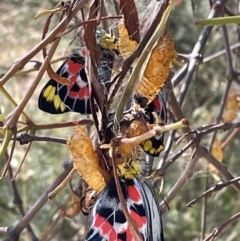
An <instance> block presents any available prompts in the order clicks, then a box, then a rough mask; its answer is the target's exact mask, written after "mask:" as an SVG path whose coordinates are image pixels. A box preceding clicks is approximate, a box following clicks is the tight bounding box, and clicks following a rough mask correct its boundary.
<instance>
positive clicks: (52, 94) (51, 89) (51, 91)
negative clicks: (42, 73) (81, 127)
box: [38, 51, 91, 114]
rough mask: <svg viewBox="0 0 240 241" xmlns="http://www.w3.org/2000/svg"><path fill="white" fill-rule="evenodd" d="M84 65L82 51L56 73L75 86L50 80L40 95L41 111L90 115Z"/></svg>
mask: <svg viewBox="0 0 240 241" xmlns="http://www.w3.org/2000/svg"><path fill="white" fill-rule="evenodd" d="M84 64H85V61H84V58H83V57H82V56H81V55H80V51H76V52H74V53H73V54H72V55H70V56H69V57H68V58H67V59H66V60H65V61H64V62H63V64H62V65H61V66H60V67H59V69H58V70H57V72H56V73H57V74H58V75H60V76H62V77H65V78H67V79H68V80H69V82H71V83H73V85H72V86H66V85H62V84H60V83H58V82H56V81H55V80H53V79H50V80H49V81H48V82H47V84H46V85H45V86H44V88H43V90H42V91H41V93H40V95H39V99H38V107H39V109H41V110H42V111H45V112H48V113H50V114H61V113H64V112H68V111H74V112H78V113H81V114H90V113H91V110H90V101H89V97H90V94H89V86H88V81H87V76H86V72H85V69H84Z"/></svg>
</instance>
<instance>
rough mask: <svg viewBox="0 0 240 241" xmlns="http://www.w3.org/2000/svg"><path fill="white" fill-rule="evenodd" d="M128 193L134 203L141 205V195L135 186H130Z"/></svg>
mask: <svg viewBox="0 0 240 241" xmlns="http://www.w3.org/2000/svg"><path fill="white" fill-rule="evenodd" d="M127 192H128V195H129V197H130V198H131V199H132V200H133V202H135V203H139V202H141V201H142V198H141V195H140V193H139V191H138V190H137V188H136V187H135V186H133V185H132V186H128V187H127Z"/></svg>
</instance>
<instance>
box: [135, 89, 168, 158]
mask: <svg viewBox="0 0 240 241" xmlns="http://www.w3.org/2000/svg"><path fill="white" fill-rule="evenodd" d="M134 99H135V102H136V103H138V104H139V105H140V106H141V107H142V109H143V112H144V115H145V116H146V117H147V119H148V122H149V124H154V123H156V121H157V122H159V121H160V122H161V123H164V124H166V123H167V109H166V104H165V101H164V98H163V96H162V92H160V93H159V94H158V95H157V96H156V97H155V98H154V99H153V101H152V102H150V103H149V104H147V102H148V99H147V98H145V97H143V96H142V95H139V94H136V95H135V96H134ZM153 112H155V113H156V114H157V116H158V119H159V120H155V117H154V115H153ZM161 123H158V124H161ZM163 142H164V133H161V134H160V135H155V136H154V137H152V138H150V139H147V140H145V141H143V142H141V143H140V146H141V147H142V148H143V150H144V152H145V153H147V154H149V155H151V156H159V154H160V152H161V151H163V150H164V144H163Z"/></svg>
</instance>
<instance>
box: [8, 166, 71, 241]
mask: <svg viewBox="0 0 240 241" xmlns="http://www.w3.org/2000/svg"><path fill="white" fill-rule="evenodd" d="M72 167H73V166H72V162H66V163H65V164H64V170H63V171H62V172H61V173H60V174H59V175H58V176H57V177H56V179H55V180H54V182H53V183H52V184H51V185H50V186H49V187H48V188H47V190H46V191H45V192H44V193H43V194H42V196H41V197H40V198H39V199H38V200H37V202H36V203H35V204H34V205H33V206H32V207H31V209H30V210H29V211H28V212H27V213H26V214H25V216H24V217H23V218H22V219H21V220H20V221H19V222H18V223H17V224H16V225H15V226H13V227H12V228H9V229H8V232H7V235H6V237H5V239H4V241H17V240H18V237H19V235H20V233H21V232H22V231H23V229H24V228H26V227H27V225H28V224H29V222H30V221H31V220H32V219H33V218H34V216H35V215H36V214H37V213H38V212H39V210H40V209H41V208H42V207H43V205H44V204H45V203H46V202H47V201H48V193H49V192H51V191H53V190H54V189H55V188H56V187H57V186H58V185H59V184H60V183H62V181H63V180H64V179H65V178H66V176H67V175H68V173H69V172H70V171H71V170H72Z"/></svg>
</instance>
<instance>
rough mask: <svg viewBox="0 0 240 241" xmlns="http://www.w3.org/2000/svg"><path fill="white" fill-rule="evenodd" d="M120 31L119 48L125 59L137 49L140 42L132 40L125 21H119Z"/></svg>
mask: <svg viewBox="0 0 240 241" xmlns="http://www.w3.org/2000/svg"><path fill="white" fill-rule="evenodd" d="M118 32H119V42H118V48H119V51H120V53H121V55H122V57H123V59H126V58H128V57H129V56H130V55H131V54H132V52H133V51H134V50H135V49H136V47H137V45H138V43H137V42H136V41H135V40H130V38H129V35H128V31H127V29H126V27H125V24H124V21H119V23H118Z"/></svg>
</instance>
